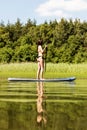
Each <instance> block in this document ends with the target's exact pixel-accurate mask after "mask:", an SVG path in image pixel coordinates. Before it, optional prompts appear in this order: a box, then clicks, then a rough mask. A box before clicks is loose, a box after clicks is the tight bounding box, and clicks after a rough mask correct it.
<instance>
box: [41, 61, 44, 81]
mask: <svg viewBox="0 0 87 130" xmlns="http://www.w3.org/2000/svg"><path fill="white" fill-rule="evenodd" d="M43 71H44V60H43V59H41V74H40V78H41V79H43Z"/></svg>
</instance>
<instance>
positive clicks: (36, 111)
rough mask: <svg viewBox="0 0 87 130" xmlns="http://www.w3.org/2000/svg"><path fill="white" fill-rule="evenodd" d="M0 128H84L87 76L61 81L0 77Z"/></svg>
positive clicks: (60, 129) (31, 129) (55, 129)
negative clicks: (46, 81) (4, 78)
mask: <svg viewBox="0 0 87 130" xmlns="http://www.w3.org/2000/svg"><path fill="white" fill-rule="evenodd" d="M0 130H87V79H79V80H78V79H76V81H75V82H61V83H60V82H56V83H52V82H51V83H35V82H34V83H29V82H8V81H5V80H1V79H0Z"/></svg>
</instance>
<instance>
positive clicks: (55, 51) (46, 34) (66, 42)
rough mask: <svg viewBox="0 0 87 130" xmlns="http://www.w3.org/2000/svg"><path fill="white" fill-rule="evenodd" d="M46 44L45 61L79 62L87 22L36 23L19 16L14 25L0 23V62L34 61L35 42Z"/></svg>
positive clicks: (85, 47)
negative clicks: (24, 20) (22, 19)
mask: <svg viewBox="0 0 87 130" xmlns="http://www.w3.org/2000/svg"><path fill="white" fill-rule="evenodd" d="M39 39H42V40H43V47H44V45H45V44H47V45H48V49H47V53H46V54H45V58H46V61H47V62H52V63H60V62H63V63H65V62H68V63H81V62H87V22H86V21H83V22H81V21H80V20H79V19H75V20H74V21H73V20H72V19H69V20H66V19H64V18H62V19H60V21H59V22H58V21H57V20H54V21H50V22H49V23H48V22H47V21H45V22H44V23H43V24H39V25H37V24H36V21H35V20H34V21H31V19H28V21H27V22H26V23H25V24H22V23H21V21H20V19H17V21H16V22H15V23H14V24H11V23H10V22H8V23H7V24H6V25H5V24H4V22H1V23H0V63H10V62H29V61H32V62H35V61H36V58H37V41H38V40H39Z"/></svg>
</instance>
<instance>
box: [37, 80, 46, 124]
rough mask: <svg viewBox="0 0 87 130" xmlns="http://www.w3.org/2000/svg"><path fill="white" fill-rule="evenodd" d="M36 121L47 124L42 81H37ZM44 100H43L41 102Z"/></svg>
mask: <svg viewBox="0 0 87 130" xmlns="http://www.w3.org/2000/svg"><path fill="white" fill-rule="evenodd" d="M37 95H38V97H37V123H38V125H42V124H44V125H46V124H47V116H46V110H45V107H46V101H45V100H44V98H45V97H44V96H43V95H44V93H43V82H38V83H37ZM43 100H44V102H43Z"/></svg>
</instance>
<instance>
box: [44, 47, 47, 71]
mask: <svg viewBox="0 0 87 130" xmlns="http://www.w3.org/2000/svg"><path fill="white" fill-rule="evenodd" d="M46 58H47V45H46V52H45V61H44V63H45V72H46Z"/></svg>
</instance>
